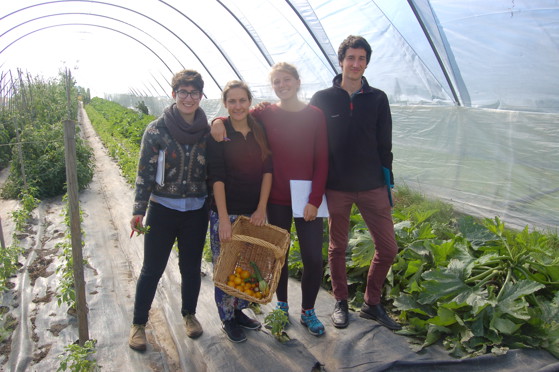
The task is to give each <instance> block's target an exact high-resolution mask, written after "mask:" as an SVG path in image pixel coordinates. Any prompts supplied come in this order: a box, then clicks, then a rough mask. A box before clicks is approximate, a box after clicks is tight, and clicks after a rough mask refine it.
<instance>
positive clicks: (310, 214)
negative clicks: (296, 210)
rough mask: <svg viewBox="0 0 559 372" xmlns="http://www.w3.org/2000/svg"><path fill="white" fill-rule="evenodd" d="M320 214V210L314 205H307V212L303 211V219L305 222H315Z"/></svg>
mask: <svg viewBox="0 0 559 372" xmlns="http://www.w3.org/2000/svg"><path fill="white" fill-rule="evenodd" d="M317 214H318V208H317V207H315V206H314V205H312V204H310V203H307V205H305V210H304V211H303V219H304V220H305V221H314V220H315V219H316V215H317Z"/></svg>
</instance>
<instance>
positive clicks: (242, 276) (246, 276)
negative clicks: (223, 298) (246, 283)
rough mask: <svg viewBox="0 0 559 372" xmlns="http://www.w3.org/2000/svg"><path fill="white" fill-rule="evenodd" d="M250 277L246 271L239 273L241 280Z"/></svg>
mask: <svg viewBox="0 0 559 372" xmlns="http://www.w3.org/2000/svg"><path fill="white" fill-rule="evenodd" d="M249 277H250V272H249V271H247V270H243V271H241V278H242V279H248V278H249Z"/></svg>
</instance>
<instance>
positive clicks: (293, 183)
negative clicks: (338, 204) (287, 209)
mask: <svg viewBox="0 0 559 372" xmlns="http://www.w3.org/2000/svg"><path fill="white" fill-rule="evenodd" d="M289 186H290V188H291V209H292V211H293V217H297V218H302V217H303V213H304V211H305V206H306V205H307V203H308V202H309V195H310V193H311V187H312V181H308V180H290V181H289ZM316 216H317V217H329V216H330V215H329V214H328V204H327V203H326V196H325V195H322V203H320V207H318V213H317V215H316Z"/></svg>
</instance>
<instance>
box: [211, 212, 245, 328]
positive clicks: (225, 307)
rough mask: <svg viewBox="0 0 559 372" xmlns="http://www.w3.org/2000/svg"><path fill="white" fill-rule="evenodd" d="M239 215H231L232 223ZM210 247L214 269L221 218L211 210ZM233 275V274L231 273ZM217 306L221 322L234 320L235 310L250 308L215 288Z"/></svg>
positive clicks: (218, 245)
mask: <svg viewBox="0 0 559 372" xmlns="http://www.w3.org/2000/svg"><path fill="white" fill-rule="evenodd" d="M237 217H238V215H232V214H230V215H229V220H230V221H231V223H233V222H235V220H236V219H237ZM210 246H211V248H212V254H213V259H212V260H213V264H214V267H215V265H216V264H217V258H218V257H219V251H220V248H221V243H220V242H219V216H218V214H217V213H216V212H214V211H212V210H210ZM231 274H232V273H231ZM215 304H216V305H217V310H218V311H219V318H220V319H221V321H225V320H230V319H233V318H234V316H235V310H242V309H245V308H247V307H248V305H249V302H248V301H247V300H242V299H240V298H237V297H234V296H231V295H229V294H227V293H225V292H223V291H222V290H221V289H219V288H218V287H215Z"/></svg>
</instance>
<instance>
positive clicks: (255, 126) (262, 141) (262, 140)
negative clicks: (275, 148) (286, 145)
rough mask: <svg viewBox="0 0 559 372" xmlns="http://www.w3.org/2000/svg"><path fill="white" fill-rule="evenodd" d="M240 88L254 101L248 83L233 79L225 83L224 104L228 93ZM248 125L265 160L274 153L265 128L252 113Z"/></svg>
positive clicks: (248, 118)
mask: <svg viewBox="0 0 559 372" xmlns="http://www.w3.org/2000/svg"><path fill="white" fill-rule="evenodd" d="M235 88H240V89H243V90H244V91H245V92H246V93H247V97H248V100H249V101H250V102H251V103H252V93H251V91H250V89H249V87H248V85H247V84H246V83H245V82H243V81H239V80H231V81H229V82H228V83H227V84H225V88H223V93H222V95H221V96H222V99H223V104H224V105H225V104H226V103H227V94H228V93H229V91H230V90H231V89H235ZM247 122H248V127H249V128H250V130H251V131H252V133H253V134H254V139H255V140H256V143H258V146H259V147H260V152H261V153H262V160H265V159H266V158H267V157H268V156H270V155H271V154H272V152H271V151H270V148H269V147H268V141H267V140H266V134H265V133H264V129H262V126H261V125H260V123H257V122H256V119H254V117H253V116H252V115H250V114H248V116H247Z"/></svg>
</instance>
